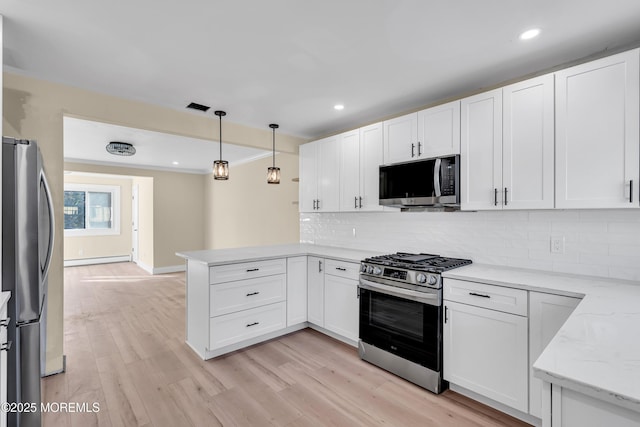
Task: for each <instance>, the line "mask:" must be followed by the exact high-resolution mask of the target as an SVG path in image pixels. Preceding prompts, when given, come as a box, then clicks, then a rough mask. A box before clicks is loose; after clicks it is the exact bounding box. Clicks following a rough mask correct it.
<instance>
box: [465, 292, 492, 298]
mask: <svg viewBox="0 0 640 427" xmlns="http://www.w3.org/2000/svg"><path fill="white" fill-rule="evenodd" d="M469 295H473V296H474V297H482V298H491V297H490V296H489V295H485V294H477V293H475V292H469Z"/></svg>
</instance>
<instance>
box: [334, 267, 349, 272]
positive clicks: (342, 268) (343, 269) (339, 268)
mask: <svg viewBox="0 0 640 427" xmlns="http://www.w3.org/2000/svg"><path fill="white" fill-rule="evenodd" d="M336 270H338V271H347V269H346V268H344V267H336Z"/></svg>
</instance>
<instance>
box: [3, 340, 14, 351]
mask: <svg viewBox="0 0 640 427" xmlns="http://www.w3.org/2000/svg"><path fill="white" fill-rule="evenodd" d="M11 343H12V341H7V342H6V343H4V344H2V345H0V351H9V350H10V349H11Z"/></svg>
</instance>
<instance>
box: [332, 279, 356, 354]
mask: <svg viewBox="0 0 640 427" xmlns="http://www.w3.org/2000/svg"><path fill="white" fill-rule="evenodd" d="M324 296H325V305H324V327H325V328H326V329H328V330H330V331H332V332H335V333H336V334H338V335H342V336H343V337H345V338H348V339H350V340H352V341H357V340H358V320H359V319H358V312H359V308H360V307H359V304H358V281H357V280H352V279H345V278H344V277H338V276H331V275H329V274H327V275H326V276H325V277H324Z"/></svg>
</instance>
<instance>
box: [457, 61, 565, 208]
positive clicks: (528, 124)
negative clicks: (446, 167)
mask: <svg viewBox="0 0 640 427" xmlns="http://www.w3.org/2000/svg"><path fill="white" fill-rule="evenodd" d="M553 99H554V79H553V75H552V74H548V75H544V76H541V77H537V78H534V79H530V80H526V81H523V82H520V83H516V84H513V85H510V86H506V87H504V88H500V89H495V90H492V91H490V92H485V93H481V94H478V95H475V96H472V97H469V98H466V99H463V100H462V108H461V110H462V111H461V116H462V120H461V129H462V143H461V162H462V169H461V181H462V182H461V192H462V200H461V205H462V209H465V210H492V209H551V208H553V203H554V197H553V196H554V192H553V183H554V179H553V166H554V153H553V150H554V135H553V123H554V120H553Z"/></svg>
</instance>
